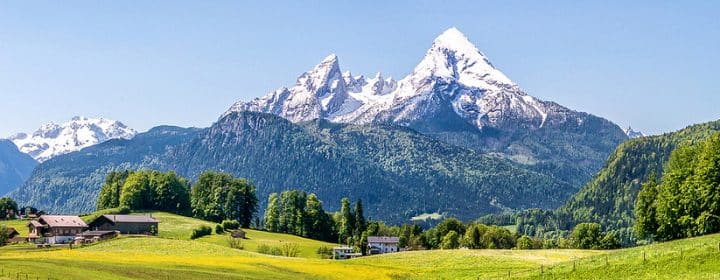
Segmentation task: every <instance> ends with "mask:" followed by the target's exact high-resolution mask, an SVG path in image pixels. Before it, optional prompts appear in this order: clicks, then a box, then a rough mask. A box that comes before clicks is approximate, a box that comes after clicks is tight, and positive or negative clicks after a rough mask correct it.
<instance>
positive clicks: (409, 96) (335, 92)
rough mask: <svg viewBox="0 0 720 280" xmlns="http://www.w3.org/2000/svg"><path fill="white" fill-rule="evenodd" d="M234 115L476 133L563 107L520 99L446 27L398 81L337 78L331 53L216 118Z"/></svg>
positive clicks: (540, 120) (532, 122) (535, 119)
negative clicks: (451, 124)
mask: <svg viewBox="0 0 720 280" xmlns="http://www.w3.org/2000/svg"><path fill="white" fill-rule="evenodd" d="M235 111H258V112H265V113H272V114H276V115H279V116H282V117H284V118H286V119H288V120H290V121H293V122H301V121H308V120H312V119H316V118H325V119H328V120H331V121H334V122H342V123H356V124H363V123H370V122H391V123H396V124H400V125H411V124H412V123H414V122H417V121H419V120H423V119H431V118H436V119H437V118H448V117H449V118H456V117H460V118H461V119H463V120H465V121H466V122H467V123H469V124H472V125H474V126H475V127H477V128H479V129H481V128H483V127H485V126H492V127H494V126H500V125H502V124H503V123H505V122H508V125H512V126H519V127H523V128H539V127H542V126H543V125H544V124H545V122H546V120H547V118H548V115H549V114H553V113H560V114H562V113H563V112H567V111H569V110H568V109H566V108H564V107H561V106H559V105H557V104H555V103H552V102H543V101H540V100H538V99H536V98H534V97H532V96H529V95H527V94H526V93H525V92H523V91H522V90H521V89H520V88H519V86H518V85H516V84H515V83H514V82H513V81H512V80H510V79H509V78H508V77H507V76H506V75H505V74H503V73H502V72H501V71H500V70H498V69H497V68H495V67H494V66H493V65H492V63H490V61H489V60H488V58H487V57H486V56H485V55H484V54H483V53H482V52H480V51H479V50H478V49H477V48H476V47H475V46H474V45H473V44H472V43H471V42H470V41H469V40H468V39H467V38H466V37H465V35H463V34H462V33H461V32H460V31H459V30H457V29H456V28H450V29H448V30H446V31H445V32H443V33H442V34H441V35H440V36H438V37H437V38H436V39H435V40H434V41H433V43H432V46H431V47H430V49H429V50H428V51H427V52H426V54H425V56H424V57H423V58H422V60H421V61H420V63H419V64H418V65H417V66H416V67H415V68H414V70H413V71H412V73H410V74H409V75H407V76H406V77H405V78H403V79H402V80H399V81H395V80H393V79H392V78H384V77H383V76H382V75H381V74H380V73H378V74H377V75H375V77H373V78H366V77H365V76H353V75H352V74H350V72H345V73H342V72H341V69H340V66H339V61H338V57H337V56H336V55H334V54H331V55H330V56H328V57H326V58H325V59H324V60H323V61H322V62H321V63H320V64H318V65H317V66H315V68H313V69H312V70H310V71H308V72H306V73H304V74H302V75H300V77H299V78H298V79H297V82H296V84H295V85H294V86H292V87H290V88H284V87H283V88H280V89H278V90H275V91H274V92H271V93H269V94H267V95H266V96H264V97H261V98H257V99H254V100H252V101H250V102H242V101H240V102H237V103H235V104H234V105H232V106H231V107H230V109H229V110H228V111H227V112H225V114H223V116H225V115H227V114H229V113H231V112H235ZM448 112H454V114H455V115H456V116H448ZM578 121H580V120H578Z"/></svg>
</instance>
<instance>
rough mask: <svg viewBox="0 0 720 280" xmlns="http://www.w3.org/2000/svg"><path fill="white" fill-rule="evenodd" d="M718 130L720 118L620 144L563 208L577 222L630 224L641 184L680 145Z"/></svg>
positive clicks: (616, 226)
mask: <svg viewBox="0 0 720 280" xmlns="http://www.w3.org/2000/svg"><path fill="white" fill-rule="evenodd" d="M717 132H720V120H718V121H713V122H709V123H704V124H698V125H693V126H689V127H687V128H685V129H682V130H679V131H676V132H672V133H666V134H663V135H658V136H648V137H643V138H637V139H632V140H630V141H627V142H625V143H623V144H621V145H620V146H619V147H618V148H617V150H615V152H614V153H613V154H612V155H611V156H610V158H609V159H608V162H607V163H606V165H605V167H603V169H602V170H601V171H600V172H599V173H598V174H597V175H596V176H595V177H594V178H593V180H592V181H590V182H589V183H588V184H587V185H585V186H584V187H583V188H582V189H581V190H580V191H579V192H578V193H577V194H575V195H573V197H572V198H571V199H570V200H569V201H568V202H567V203H566V204H565V205H564V206H563V207H562V208H560V211H561V212H563V213H566V214H567V215H569V216H570V217H571V218H572V220H574V221H576V222H598V223H601V224H603V225H604V226H606V227H608V228H611V229H620V228H626V227H631V226H632V225H633V222H634V214H633V211H634V205H635V200H636V198H637V194H638V192H639V191H640V188H641V186H640V184H641V183H642V182H645V181H647V179H648V176H649V175H650V174H652V173H653V172H654V173H655V175H656V176H660V175H661V174H662V170H663V168H664V165H665V163H667V161H668V158H669V156H670V153H671V152H672V151H673V150H674V149H675V148H677V147H678V146H679V145H682V144H692V143H696V142H698V141H701V140H704V139H707V138H708V137H710V136H711V135H713V134H714V133H717Z"/></svg>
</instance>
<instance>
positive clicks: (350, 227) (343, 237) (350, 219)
mask: <svg viewBox="0 0 720 280" xmlns="http://www.w3.org/2000/svg"><path fill="white" fill-rule="evenodd" d="M354 218H355V217H354V216H353V213H352V210H351V209H350V200H349V199H348V198H347V197H344V198H343V199H342V200H341V201H340V230H339V232H340V234H339V240H338V242H339V243H341V244H349V243H351V241H352V237H353V233H354V230H355V223H354Z"/></svg>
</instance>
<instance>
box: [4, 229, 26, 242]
mask: <svg viewBox="0 0 720 280" xmlns="http://www.w3.org/2000/svg"><path fill="white" fill-rule="evenodd" d="M5 234H6V235H7V242H8V243H19V242H23V241H25V238H24V237H20V236H19V235H20V233H19V232H18V231H17V230H15V228H11V227H9V228H7V229H6V232H5Z"/></svg>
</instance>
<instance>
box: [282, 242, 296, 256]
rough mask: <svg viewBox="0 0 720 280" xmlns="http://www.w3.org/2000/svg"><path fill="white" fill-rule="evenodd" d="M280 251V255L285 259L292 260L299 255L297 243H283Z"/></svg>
mask: <svg viewBox="0 0 720 280" xmlns="http://www.w3.org/2000/svg"><path fill="white" fill-rule="evenodd" d="M280 249H281V250H282V255H283V256H286V257H293V258H294V257H297V256H298V254H300V245H298V244H297V243H283V245H282V247H281V248H280Z"/></svg>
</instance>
